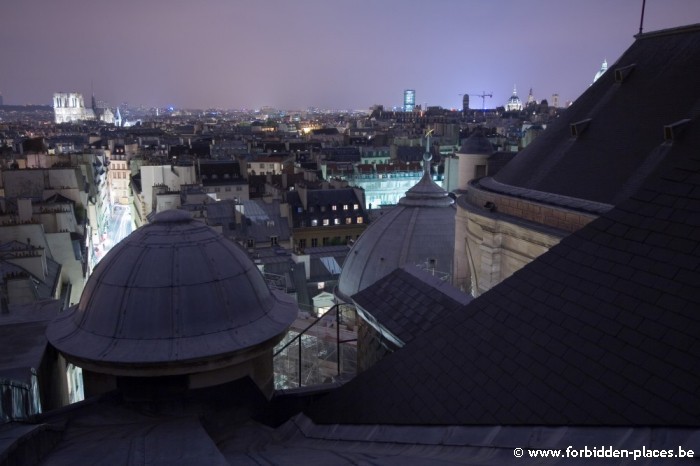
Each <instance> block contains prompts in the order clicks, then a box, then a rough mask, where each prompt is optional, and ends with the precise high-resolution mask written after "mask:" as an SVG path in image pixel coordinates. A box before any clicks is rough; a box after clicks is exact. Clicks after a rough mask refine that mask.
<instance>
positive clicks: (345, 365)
mask: <svg viewBox="0 0 700 466" xmlns="http://www.w3.org/2000/svg"><path fill="white" fill-rule="evenodd" d="M348 312H351V316H348V315H347V313H348ZM356 320H357V315H356V312H355V308H354V307H353V306H352V305H349V304H335V305H333V306H332V307H331V308H330V309H328V310H327V311H326V312H324V313H323V314H321V315H320V316H318V317H317V318H315V319H314V320H313V322H311V323H310V324H309V325H307V326H306V327H305V328H304V329H303V330H301V331H300V332H299V333H298V334H297V335H295V336H293V337H291V334H292V332H294V331H293V330H292V331H290V333H289V334H288V338H285V339H284V340H283V341H282V342H281V343H280V344H279V345H278V347H277V348H276V350H275V352H274V354H273V360H274V367H275V378H276V380H275V386H276V388H293V387H294V386H295V384H294V383H293V382H292V379H296V381H295V382H296V387H302V386H305V385H317V384H322V383H324V382H325V381H324V379H323V378H322V377H323V375H324V374H323V373H324V369H325V371H326V373H327V372H328V370H329V369H330V370H332V367H330V368H329V367H328V366H329V365H328V363H329V362H330V361H331V360H332V358H333V356H335V366H336V367H335V371H334V372H335V376H336V377H340V376H341V375H348V374H354V372H355V369H356V359H357V356H356V350H355V348H352V351H345V352H344V351H342V348H343V346H341V345H345V348H346V349H349V348H348V347H349V346H350V345H349V344H351V343H354V342H356V341H357V333H356V332H355V329H356ZM341 326H344V327H345V328H344V329H341ZM330 329H333V330H335V332H332V331H331V332H329V331H328V330H330ZM333 333H334V334H335V335H332V334H333ZM341 337H342V338H341ZM295 344H296V348H294V345H295ZM295 350H296V351H295ZM293 353H296V354H293ZM344 353H345V356H346V357H345V360H344V358H343V356H344ZM281 358H284V361H280V359H281ZM285 363H286V364H285ZM294 363H295V364H294ZM291 364H294V366H295V371H290V365H291ZM305 366H306V370H305V369H304V368H305ZM321 366H323V367H321ZM294 372H296V377H292V376H290V374H291V375H293V374H294ZM305 375H306V377H305Z"/></svg>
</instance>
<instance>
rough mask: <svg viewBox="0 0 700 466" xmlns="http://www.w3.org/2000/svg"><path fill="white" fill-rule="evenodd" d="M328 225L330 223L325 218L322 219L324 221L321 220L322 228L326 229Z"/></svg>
mask: <svg viewBox="0 0 700 466" xmlns="http://www.w3.org/2000/svg"><path fill="white" fill-rule="evenodd" d="M330 224H331V221H330V220H328V219H327V218H324V219H323V226H324V227H327V226H328V225H330Z"/></svg>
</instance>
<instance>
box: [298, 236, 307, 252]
mask: <svg viewBox="0 0 700 466" xmlns="http://www.w3.org/2000/svg"><path fill="white" fill-rule="evenodd" d="M305 247H306V238H302V239H300V240H299V249H304V248H305Z"/></svg>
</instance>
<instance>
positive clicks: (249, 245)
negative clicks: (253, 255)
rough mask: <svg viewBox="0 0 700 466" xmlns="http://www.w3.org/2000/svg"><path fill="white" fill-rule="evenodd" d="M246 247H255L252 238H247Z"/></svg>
mask: <svg viewBox="0 0 700 466" xmlns="http://www.w3.org/2000/svg"><path fill="white" fill-rule="evenodd" d="M248 247H249V248H254V247H255V240H254V239H249V240H248Z"/></svg>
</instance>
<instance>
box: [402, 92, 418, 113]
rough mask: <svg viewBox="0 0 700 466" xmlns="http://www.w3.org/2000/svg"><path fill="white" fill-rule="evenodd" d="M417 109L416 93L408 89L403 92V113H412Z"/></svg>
mask: <svg viewBox="0 0 700 466" xmlns="http://www.w3.org/2000/svg"><path fill="white" fill-rule="evenodd" d="M414 108H416V91H415V90H413V89H406V90H404V91H403V111H404V112H412V111H413V109H414Z"/></svg>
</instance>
